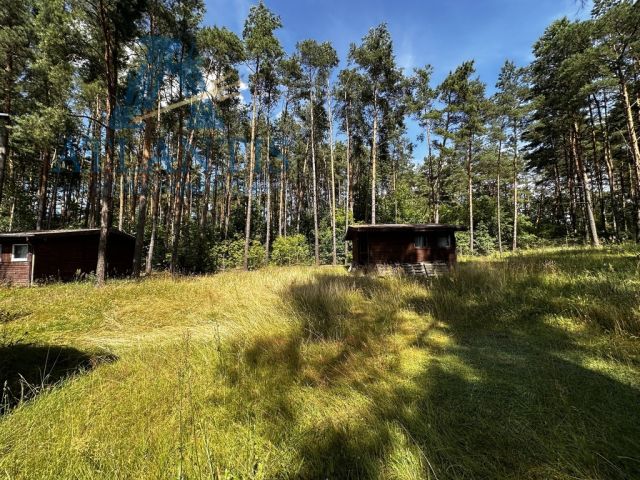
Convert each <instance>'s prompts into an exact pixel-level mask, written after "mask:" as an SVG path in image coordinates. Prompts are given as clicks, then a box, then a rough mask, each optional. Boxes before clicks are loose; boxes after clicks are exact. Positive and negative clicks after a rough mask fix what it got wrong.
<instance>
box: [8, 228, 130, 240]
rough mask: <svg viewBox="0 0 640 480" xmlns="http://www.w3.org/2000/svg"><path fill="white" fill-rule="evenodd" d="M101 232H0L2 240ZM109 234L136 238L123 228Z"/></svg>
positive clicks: (83, 230) (86, 229) (88, 230)
mask: <svg viewBox="0 0 640 480" xmlns="http://www.w3.org/2000/svg"><path fill="white" fill-rule="evenodd" d="M99 233H100V229H99V228H77V229H73V230H33V231H26V232H7V233H0V240H12V239H21V238H24V239H37V238H43V239H44V238H58V237H73V236H83V235H96V234H99ZM109 235H118V236H123V237H127V238H130V239H133V240H135V237H134V236H133V235H130V234H128V233H126V232H123V231H122V230H118V229H116V228H112V229H109Z"/></svg>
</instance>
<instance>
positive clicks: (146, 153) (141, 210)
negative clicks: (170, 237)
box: [132, 118, 155, 278]
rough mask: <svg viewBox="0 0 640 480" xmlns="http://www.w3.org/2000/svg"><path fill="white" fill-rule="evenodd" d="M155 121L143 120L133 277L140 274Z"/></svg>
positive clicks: (151, 119) (150, 119)
mask: <svg viewBox="0 0 640 480" xmlns="http://www.w3.org/2000/svg"><path fill="white" fill-rule="evenodd" d="M154 130H155V121H154V119H153V118H147V119H145V120H144V134H143V135H144V140H143V144H142V165H141V167H142V168H141V172H140V198H139V201H138V222H137V225H136V245H135V248H134V252H133V272H132V275H133V277H134V278H136V277H138V276H140V270H141V269H142V249H143V247H144V230H145V226H146V223H147V193H148V184H149V169H150V168H151V150H152V148H153V146H152V139H153V131H154Z"/></svg>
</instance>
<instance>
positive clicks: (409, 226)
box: [345, 223, 466, 240]
mask: <svg viewBox="0 0 640 480" xmlns="http://www.w3.org/2000/svg"><path fill="white" fill-rule="evenodd" d="M461 230H466V227H461V226H459V225H448V224H445V223H376V224H375V225H350V226H349V228H347V234H346V235H345V240H353V239H354V237H355V236H356V234H358V233H364V232H406V231H410V232H446V231H448V232H455V231H461Z"/></svg>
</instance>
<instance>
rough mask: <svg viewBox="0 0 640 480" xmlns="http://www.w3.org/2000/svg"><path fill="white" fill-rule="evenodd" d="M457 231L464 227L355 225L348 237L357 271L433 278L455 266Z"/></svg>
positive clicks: (348, 231)
mask: <svg viewBox="0 0 640 480" xmlns="http://www.w3.org/2000/svg"><path fill="white" fill-rule="evenodd" d="M458 230H464V228H463V227H458V226H455V225H444V224H431V223H420V224H376V225H352V226H350V227H349V228H348V229H347V234H346V237H345V238H346V240H351V245H352V254H353V257H352V258H353V260H352V267H354V268H360V269H364V270H375V271H378V272H380V273H386V272H387V271H388V270H389V269H401V270H403V271H405V272H406V273H413V274H424V275H430V274H436V273H439V272H441V271H443V270H449V269H451V268H452V267H453V266H455V264H456V261H457V256H456V238H455V235H454V232H456V231H458Z"/></svg>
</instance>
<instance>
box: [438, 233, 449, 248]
mask: <svg viewBox="0 0 640 480" xmlns="http://www.w3.org/2000/svg"><path fill="white" fill-rule="evenodd" d="M436 245H437V247H438V248H451V236H450V235H438V238H437V239H436Z"/></svg>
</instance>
